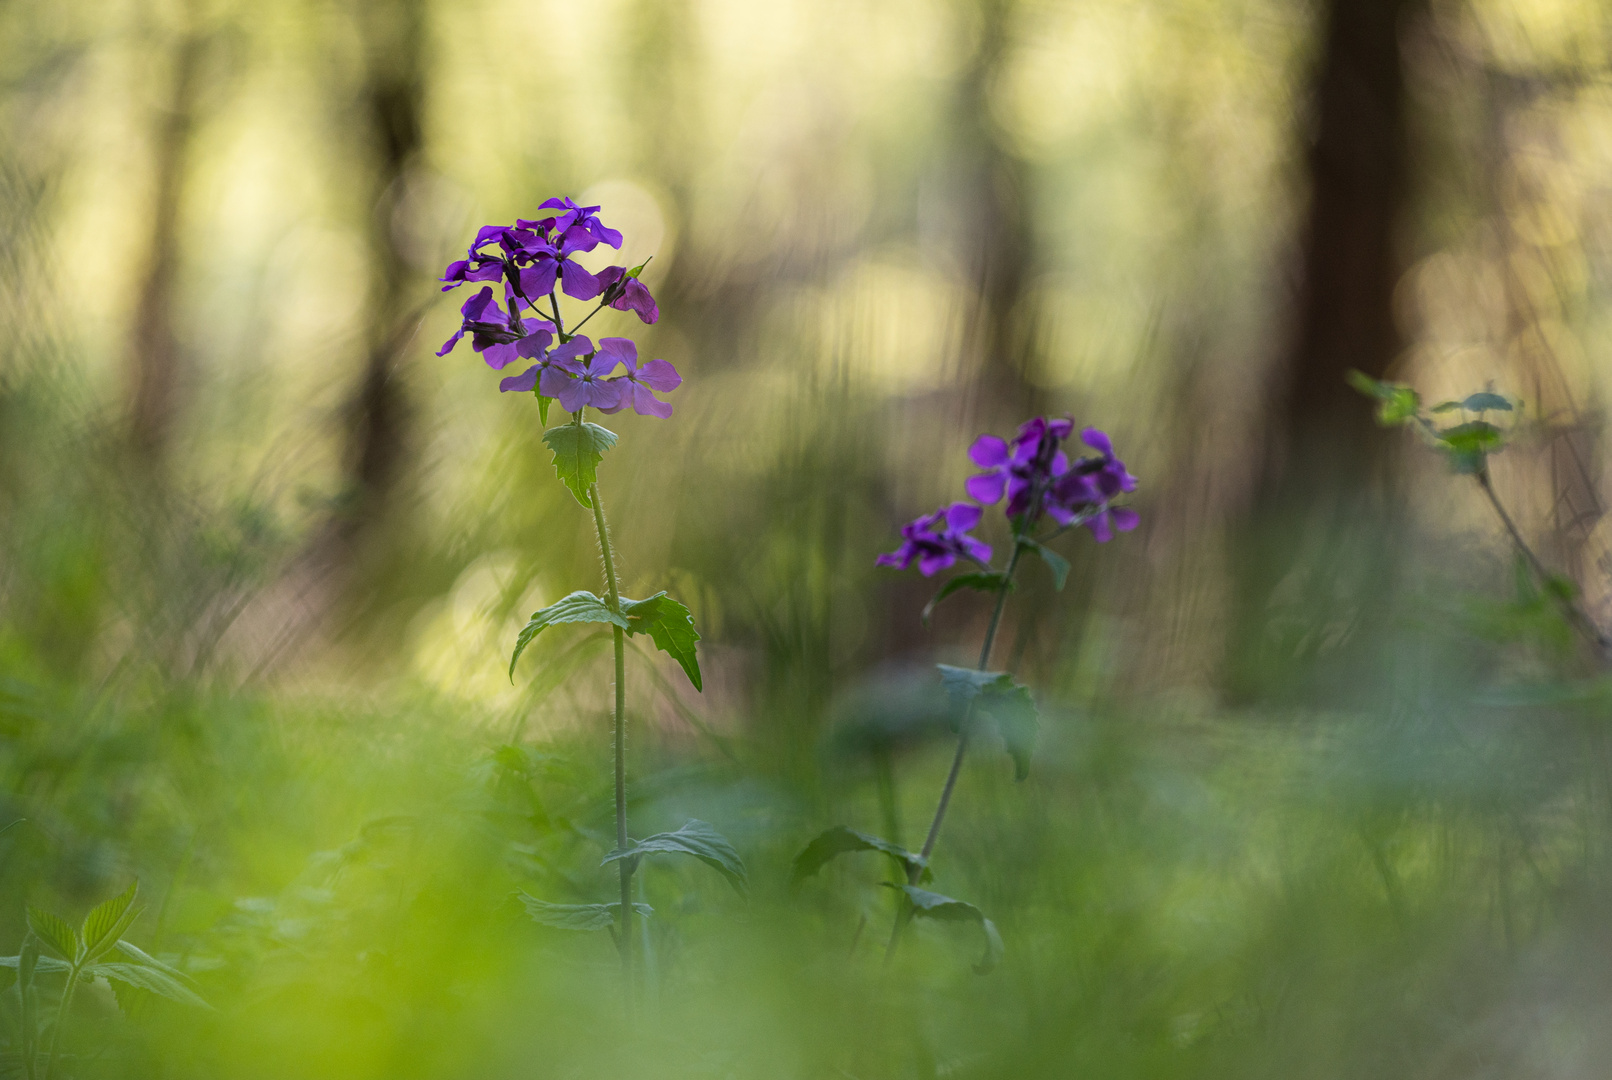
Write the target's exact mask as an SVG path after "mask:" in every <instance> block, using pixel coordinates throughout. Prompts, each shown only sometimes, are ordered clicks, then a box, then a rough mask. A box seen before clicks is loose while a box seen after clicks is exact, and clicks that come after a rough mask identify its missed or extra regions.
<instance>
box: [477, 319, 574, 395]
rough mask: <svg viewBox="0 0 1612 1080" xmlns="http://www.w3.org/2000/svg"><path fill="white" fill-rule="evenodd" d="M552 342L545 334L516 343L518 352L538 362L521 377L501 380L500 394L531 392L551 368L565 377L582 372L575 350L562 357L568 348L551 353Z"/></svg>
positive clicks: (499, 384)
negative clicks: (575, 356)
mask: <svg viewBox="0 0 1612 1080" xmlns="http://www.w3.org/2000/svg"><path fill="white" fill-rule="evenodd" d="M550 340H552V339H551V338H550V336H549V335H548V334H547V333H546V332H545V333H543V334H541V335H539V334H533V335H532V336H531V337H526V338H522V339H521V340H520V341H518V342H516V344H515V348H516V351H517V352H519V353H520V355H522V356H524V357H526V358H527V359H531V360H536V361H537V363H535V364H533V365H532V366H531V367H529V368H527V369H526V370H525V371H523V372H521V373H520V374H519V375H511V376H510V377H509V378H507V379H503V380H501V381H500V382H499V383H498V391H499V393H503V394H507V393H509V392H510V391H512V390H514V391H520V392H525V391H527V390H531V389H533V388H534V387H536V386H537V383H538V380H539V379H542V378H544V377H545V376H546V375H547V374H548V371H549V369H551V368H553V369H556V370H558V371H559V372H562V373H564V375H575V374H577V373H578V372H580V371H581V370H582V367H581V365H580V364H578V363H577V362H576V361H575V360H574V359H572V358H571V357H572V355H573V353H574V351H575V350H571V351H568V352H565V353H564V354H563V355H562V352H561V350H564V349H566V348H567V346H564V345H562V346H560V348H559V349H555V350H554V351H553V352H549V351H548V344H549V341H550ZM584 340H586V339H584ZM549 396H552V395H549Z"/></svg>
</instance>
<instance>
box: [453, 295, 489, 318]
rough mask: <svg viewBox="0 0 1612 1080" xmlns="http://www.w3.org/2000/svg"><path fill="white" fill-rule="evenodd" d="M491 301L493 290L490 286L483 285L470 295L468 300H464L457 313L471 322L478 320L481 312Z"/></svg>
mask: <svg viewBox="0 0 1612 1080" xmlns="http://www.w3.org/2000/svg"><path fill="white" fill-rule="evenodd" d="M492 303H493V290H492V288H491V287H484V288H483V289H482V290H481V291H480V292H478V293H477V294H476V295H475V296H472V297H471V298H470V299H469V300H466V301H465V303H464V306H463V307H461V308H460V309H459V313H460V314H461V315H463V316H464V317H465V318H466V319H468V320H469V321H471V322H478V321H480V319H481V316H482V313H483V312H485V311H486V310H487V307H488V305H490V304H492Z"/></svg>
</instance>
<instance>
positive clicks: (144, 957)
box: [113, 940, 190, 982]
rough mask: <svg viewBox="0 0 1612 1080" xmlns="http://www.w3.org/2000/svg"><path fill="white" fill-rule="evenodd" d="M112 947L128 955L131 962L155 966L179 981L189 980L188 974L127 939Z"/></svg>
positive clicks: (150, 966)
mask: <svg viewBox="0 0 1612 1080" xmlns="http://www.w3.org/2000/svg"><path fill="white" fill-rule="evenodd" d="M113 947H114V948H115V949H117V951H118V952H120V953H122V954H123V955H124V956H126V957H128V959H129V961H130V962H131V963H135V964H143V965H145V966H146V967H149V968H156V969H157V970H158V971H162V972H166V973H167V974H168V975H170V976H172V977H173V978H175V979H178V980H179V981H180V982H189V981H190V976H189V975H186V974H185V973H184V972H182V971H180V970H179V969H178V968H176V967H172V966H170V965H168V964H164V963H163V962H162V961H161V960H158V959H157V958H156V957H155V956H152V955H151V954H150V953H148V952H146V951H145V950H144V949H142V948H140V947H139V946H137V945H131V944H129V943H128V942H127V941H121V940H120V941H119V942H118V943H117V944H116V945H115V946H113Z"/></svg>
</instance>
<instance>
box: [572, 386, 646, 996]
mask: <svg viewBox="0 0 1612 1080" xmlns="http://www.w3.org/2000/svg"><path fill="white" fill-rule="evenodd" d="M577 415H578V416H580V415H581V413H580V411H579V412H578V414H577ZM588 498H589V501H590V502H592V503H593V524H594V526H595V527H596V528H597V529H598V530H599V552H600V554H601V555H602V556H603V557H604V568H605V584H606V586H607V587H608V589H609V593H610V595H609V598H608V601H607V602H608V603H609V605H610V610H611V611H613V612H616V613H617V614H620V612H621V593H620V591H619V590H618V589H617V587H616V564H615V560H614V559H613V558H612V557H611V554H610V529H609V527H608V526H606V525H605V516H604V503H603V501H602V500H601V499H600V498H599V485H598V484H597V483H595V484H592V485H590V486H589V488H588ZM610 629H611V630H612V631H613V633H612V635H611V636H612V637H613V638H614V640H615V647H616V711H615V741H616V850H617V851H620V850H622V849H624V848H626V846H627V638H626V632H625V631H623V630H622V628H621V627H619V626H611V628H610ZM616 867H617V869H618V870H619V871H620V875H621V923H620V929H619V930H618V932H617V934H616V942H617V946H618V947H619V949H620V950H621V973H622V978H623V979H625V980H626V983H627V996H628V1001H629V1003H630V1002H631V1000H632V970H633V940H632V916H633V907H632V874H633V869H634V867H633V860H632V859H620V860H618V861H617V863H616ZM629 1007H630V1006H629Z"/></svg>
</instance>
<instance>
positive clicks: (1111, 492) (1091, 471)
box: [1047, 428, 1140, 543]
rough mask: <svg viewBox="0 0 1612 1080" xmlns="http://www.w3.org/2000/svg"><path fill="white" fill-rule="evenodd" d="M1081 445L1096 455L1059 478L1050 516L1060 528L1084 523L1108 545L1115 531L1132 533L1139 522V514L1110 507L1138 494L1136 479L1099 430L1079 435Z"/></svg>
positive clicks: (1049, 495)
mask: <svg viewBox="0 0 1612 1080" xmlns="http://www.w3.org/2000/svg"><path fill="white" fill-rule="evenodd" d="M1080 438H1081V441H1083V442H1084V443H1085V444H1086V445H1087V446H1089V447H1091V448H1092V449H1093V450H1096V451H1097V456H1096V457H1083V458H1081V459H1080V460H1078V461H1076V462H1075V463H1074V465H1073V466H1072V467H1071V468H1070V469H1069V470H1068V471H1066V472H1065V473H1063V475H1061V476H1059V477H1058V478H1057V479H1056V480H1055V481H1054V482H1053V484H1052V487H1051V489H1050V490H1049V491H1048V492H1047V514H1048V515H1049V516H1050V517H1052V519H1053V520H1054V521H1057V522H1058V523H1059V524H1060V525H1068V524H1070V523H1072V522H1074V521H1076V520H1080V519H1084V524H1085V525H1086V527H1087V528H1089V529H1090V530H1091V534H1092V536H1094V537H1095V538H1096V539H1097V542H1098V543H1106V542H1107V541H1108V540H1109V539H1111V538H1112V537H1113V535H1114V533H1113V530H1114V529H1118V530H1119V531H1120V532H1129V531H1130V530H1132V529H1134V528H1136V525H1137V522H1138V521H1139V520H1140V519H1139V518H1138V517H1137V515H1136V511H1134V510H1131V509H1129V508H1128V507H1123V506H1110V505H1109V502H1110V501H1111V500H1112V499H1114V498H1115V497H1116V496H1118V495H1121V494H1124V493H1126V492H1131V491H1135V490H1136V477H1134V476H1132V475H1131V473H1130V470H1128V469H1127V468H1125V463H1124V462H1123V461H1121V460H1119V459H1118V458H1117V457H1115V456H1114V444H1113V442H1112V441H1110V439H1109V438H1108V436H1107V435H1106V434H1104V433H1103V432H1101V431H1099V430H1098V429H1096V428H1086V429H1085V430H1084V431H1082V432H1081V433H1080Z"/></svg>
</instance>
